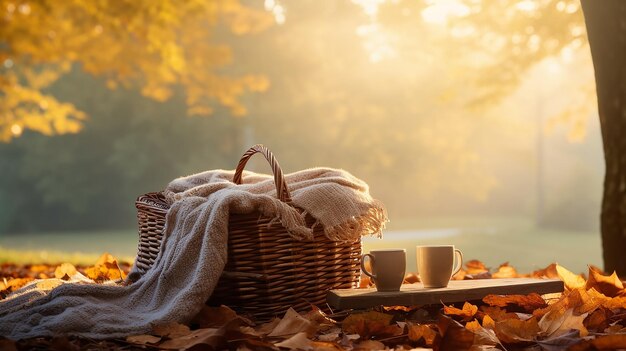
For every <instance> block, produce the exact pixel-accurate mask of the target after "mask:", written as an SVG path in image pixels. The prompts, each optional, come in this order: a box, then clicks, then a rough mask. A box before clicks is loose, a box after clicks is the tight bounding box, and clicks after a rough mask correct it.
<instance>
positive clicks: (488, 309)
mask: <svg viewBox="0 0 626 351" xmlns="http://www.w3.org/2000/svg"><path fill="white" fill-rule="evenodd" d="M479 314H483V315H484V317H483V320H484V318H485V317H487V316H489V317H490V318H491V319H492V320H494V321H496V322H497V321H500V320H503V319H510V318H513V319H519V316H518V315H517V314H516V313H513V312H507V311H506V310H505V309H503V308H502V307H498V306H484V305H483V306H480V312H479ZM483 322H484V321H483Z"/></svg>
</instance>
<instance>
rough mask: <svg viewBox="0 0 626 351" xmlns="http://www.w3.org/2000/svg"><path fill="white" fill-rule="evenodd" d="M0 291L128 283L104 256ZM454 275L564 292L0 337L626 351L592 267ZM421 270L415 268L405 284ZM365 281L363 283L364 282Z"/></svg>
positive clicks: (185, 344) (125, 345) (205, 316)
mask: <svg viewBox="0 0 626 351" xmlns="http://www.w3.org/2000/svg"><path fill="white" fill-rule="evenodd" d="M1 268H2V277H3V281H2V282H0V294H1V296H3V297H4V296H6V295H7V294H8V293H10V292H11V291H13V290H15V289H17V288H19V287H20V286H22V285H23V284H25V283H26V282H28V281H30V280H32V279H36V278H47V277H56V278H59V279H64V278H66V277H69V276H72V275H73V274H74V273H75V272H76V271H78V272H80V273H82V274H83V275H84V276H85V278H86V279H91V280H93V281H96V282H104V281H110V280H119V279H122V278H123V277H124V276H125V274H126V273H127V272H128V269H129V265H128V264H118V262H117V261H116V260H115V259H114V258H113V257H111V256H110V255H103V256H102V257H101V259H100V260H99V261H98V263H97V264H96V265H95V266H93V267H74V266H72V265H70V264H63V265H60V266H58V267H57V266H45V265H38V266H15V265H10V264H5V265H2V266H1ZM465 268H466V269H465V270H464V271H462V272H461V273H459V275H457V276H456V277H455V278H456V279H490V278H503V277H506V278H511V277H528V276H531V277H543V278H559V279H561V280H563V281H564V283H565V287H566V291H565V292H564V293H562V294H550V295H543V296H540V295H537V294H530V295H505V296H503V295H489V296H486V297H485V298H483V299H482V300H481V301H466V302H465V303H463V304H458V305H443V304H440V305H428V306H387V307H382V306H381V307H379V308H375V309H370V310H365V311H334V312H327V313H325V312H323V311H322V310H320V309H319V308H317V307H315V306H311V309H310V310H309V311H308V312H305V313H298V312H296V311H294V310H289V311H288V312H287V313H286V314H285V315H284V316H282V318H276V319H274V320H272V321H270V322H267V323H255V322H254V321H252V320H250V319H247V318H245V316H239V315H237V314H236V313H235V312H234V311H232V310H231V309H229V308H228V307H226V306H221V307H209V306H205V307H204V308H203V310H202V311H201V312H200V313H199V314H198V315H197V316H196V317H195V318H194V320H193V321H192V322H191V323H190V324H189V325H182V324H176V323H174V324H168V325H161V326H156V327H155V328H154V329H153V330H152V332H151V333H150V334H147V335H135V336H130V337H128V338H126V339H123V340H122V339H111V340H89V339H85V338H76V337H62V336H60V337H57V338H37V339H29V340H20V341H12V340H7V339H0V349H59V350H74V349H103V348H105V349H144V350H145V349H148V350H151V349H154V350H157V349H159V350H161V349H166V350H180V349H185V350H204V349H231V350H385V349H391V350H394V349H395V350H420V349H434V350H615V349H622V348H624V349H626V289H624V285H623V283H622V281H620V279H619V278H618V277H617V276H616V275H615V274H612V275H607V274H605V273H603V272H601V271H600V270H599V269H597V268H595V267H590V269H589V274H588V277H586V278H585V277H583V276H582V275H576V274H574V273H572V272H570V271H568V270H567V269H565V268H563V267H561V266H559V265H557V264H552V265H550V266H548V267H546V268H545V269H543V270H540V271H536V272H533V273H532V274H527V275H521V274H518V273H517V272H516V271H515V269H514V268H513V267H512V266H510V265H508V264H504V265H502V266H500V267H499V268H498V269H497V270H495V271H494V272H491V270H489V269H488V268H486V267H485V266H484V265H483V264H482V263H481V262H479V261H475V260H474V261H470V262H468V264H467V265H466V267H465ZM417 279H418V277H417V276H415V275H413V274H409V275H408V276H407V282H414V281H416V280H417ZM368 284H369V283H368V282H367V281H366V280H363V286H367V285H368Z"/></svg>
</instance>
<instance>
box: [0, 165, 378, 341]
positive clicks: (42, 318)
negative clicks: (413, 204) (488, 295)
mask: <svg viewBox="0 0 626 351" xmlns="http://www.w3.org/2000/svg"><path fill="white" fill-rule="evenodd" d="M232 176H233V171H222V170H218V171H209V172H203V173H200V174H196V175H192V176H189V177H183V178H178V179H175V180H174V181H172V182H171V183H170V184H169V185H168V187H167V189H166V191H165V193H166V196H167V198H168V199H169V200H170V201H171V203H172V205H171V208H170V210H169V212H168V214H167V218H166V226H165V230H164V235H163V241H162V244H161V250H160V252H159V256H158V257H157V259H156V261H155V263H154V265H153V266H152V267H151V268H150V269H149V270H148V271H147V272H146V273H145V274H144V275H143V276H141V278H139V280H137V281H136V282H134V283H133V284H130V285H128V286H121V285H113V284H111V285H101V284H88V283H81V282H76V283H66V284H62V285H60V286H58V287H56V288H54V289H52V290H50V288H46V287H45V285H50V284H41V283H42V282H41V281H39V282H37V281H36V282H33V283H31V284H29V285H28V286H26V287H24V288H22V289H20V290H18V291H16V292H14V293H13V294H11V295H10V296H8V297H7V298H6V299H5V300H3V301H0V335H1V336H5V337H8V338H12V339H21V338H29V337H35V336H51V335H64V334H65V335H80V336H84V337H90V338H96V339H103V338H116V337H125V336H128V335H136V334H144V333H149V332H150V331H151V330H152V328H153V327H154V326H156V325H161V324H166V323H169V322H174V321H175V322H181V323H185V322H188V321H189V320H190V319H191V318H192V317H193V316H194V315H195V314H196V313H197V312H198V311H199V309H200V308H201V307H202V305H203V304H204V302H205V301H206V300H207V299H208V298H209V297H210V295H211V293H212V292H213V289H214V288H215V285H216V284H217V281H218V279H219V277H220V275H221V273H222V270H223V268H224V265H225V263H226V259H227V257H226V253H227V248H226V245H227V241H228V238H227V236H228V218H229V214H230V213H240V214H246V213H253V212H255V213H256V212H258V213H261V214H263V215H265V216H269V217H270V218H274V219H275V220H277V221H280V222H281V223H282V224H283V225H284V226H285V227H286V228H287V229H288V230H289V232H290V233H291V234H292V235H293V236H294V238H308V237H311V235H312V230H311V228H307V227H306V226H305V225H304V213H299V212H298V211H296V210H295V209H293V208H292V207H291V206H289V205H287V204H284V203H282V202H281V201H279V200H278V199H276V198H275V194H276V191H275V189H274V183H273V177H271V176H267V175H260V174H254V173H250V172H245V173H244V178H243V182H244V185H235V184H233V183H232V182H231V181H230V179H232ZM285 178H286V181H287V185H288V187H289V190H290V192H291V197H292V200H293V205H295V206H297V207H300V208H302V209H303V210H304V211H306V212H305V213H309V214H311V215H312V216H313V217H315V218H317V220H318V223H317V224H319V225H323V226H324V229H325V233H326V235H327V236H328V237H329V238H331V239H334V240H352V239H355V238H357V237H358V236H360V235H367V234H380V233H381V230H382V228H383V225H384V223H385V222H386V215H385V210H384V208H383V206H382V204H381V203H380V202H378V201H376V200H374V199H372V197H371V196H370V195H369V190H368V186H367V184H365V183H364V182H363V181H361V180H359V179H357V178H355V177H354V176H352V175H351V174H349V173H347V172H345V171H342V170H336V169H328V168H315V169H309V170H304V171H300V172H296V173H292V174H288V175H286V177H285Z"/></svg>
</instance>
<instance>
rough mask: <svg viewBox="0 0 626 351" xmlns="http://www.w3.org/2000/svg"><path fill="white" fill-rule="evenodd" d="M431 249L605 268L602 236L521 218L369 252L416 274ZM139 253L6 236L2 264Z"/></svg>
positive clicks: (441, 230) (449, 221)
mask: <svg viewBox="0 0 626 351" xmlns="http://www.w3.org/2000/svg"><path fill="white" fill-rule="evenodd" d="M414 228H418V229H414ZM429 244H432V245H437V244H454V245H455V246H456V247H457V248H459V249H461V250H462V251H463V254H464V256H465V259H466V260H470V259H473V258H475V259H480V260H481V261H483V262H485V264H487V265H488V266H490V267H493V268H497V267H498V265H499V264H501V263H504V262H507V261H508V262H509V263H510V264H511V265H513V266H514V267H516V268H517V269H518V271H520V272H524V273H525V272H531V271H533V270H535V269H538V268H543V267H545V266H547V265H548V264H550V263H552V262H558V263H560V264H561V265H563V266H565V267H566V268H568V269H569V270H571V271H573V272H577V273H578V272H586V271H587V264H594V265H597V266H601V264H602V259H601V258H602V257H601V246H600V235H599V233H593V232H573V231H563V230H550V229H537V228H535V227H534V226H533V224H532V222H531V221H529V220H528V219H525V218H517V217H496V218H494V217H486V218H481V217H467V218H462V217H461V218H450V217H447V218H429V219H419V218H416V219H405V220H399V221H393V222H391V223H389V226H388V230H386V231H385V235H384V239H383V240H380V239H376V238H366V239H365V240H364V242H363V251H364V252H367V251H370V250H373V249H376V248H391V247H400V248H404V249H406V250H407V270H408V271H415V270H416V267H415V246H416V245H429ZM136 251H137V232H136V230H134V229H129V230H117V231H91V232H63V233H37V234H19V235H1V236H0V262H14V263H49V264H50V263H58V262H72V263H77V264H93V263H94V262H95V261H96V260H97V258H98V257H99V256H100V255H101V254H102V253H103V252H109V253H111V254H112V255H113V256H115V257H117V258H118V259H121V260H132V259H133V258H134V256H135V254H136Z"/></svg>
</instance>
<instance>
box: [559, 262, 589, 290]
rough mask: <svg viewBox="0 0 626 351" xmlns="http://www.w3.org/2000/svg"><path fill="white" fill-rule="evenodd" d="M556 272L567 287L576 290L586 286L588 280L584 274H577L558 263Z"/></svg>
mask: <svg viewBox="0 0 626 351" xmlns="http://www.w3.org/2000/svg"><path fill="white" fill-rule="evenodd" d="M556 272H557V274H558V275H559V279H561V280H562V281H563V283H565V288H566V289H568V290H574V289H578V288H583V287H585V284H586V281H585V278H583V277H582V275H576V274H574V273H572V272H570V271H568V270H567V269H565V268H564V267H562V266H560V265H558V264H557V265H556Z"/></svg>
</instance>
